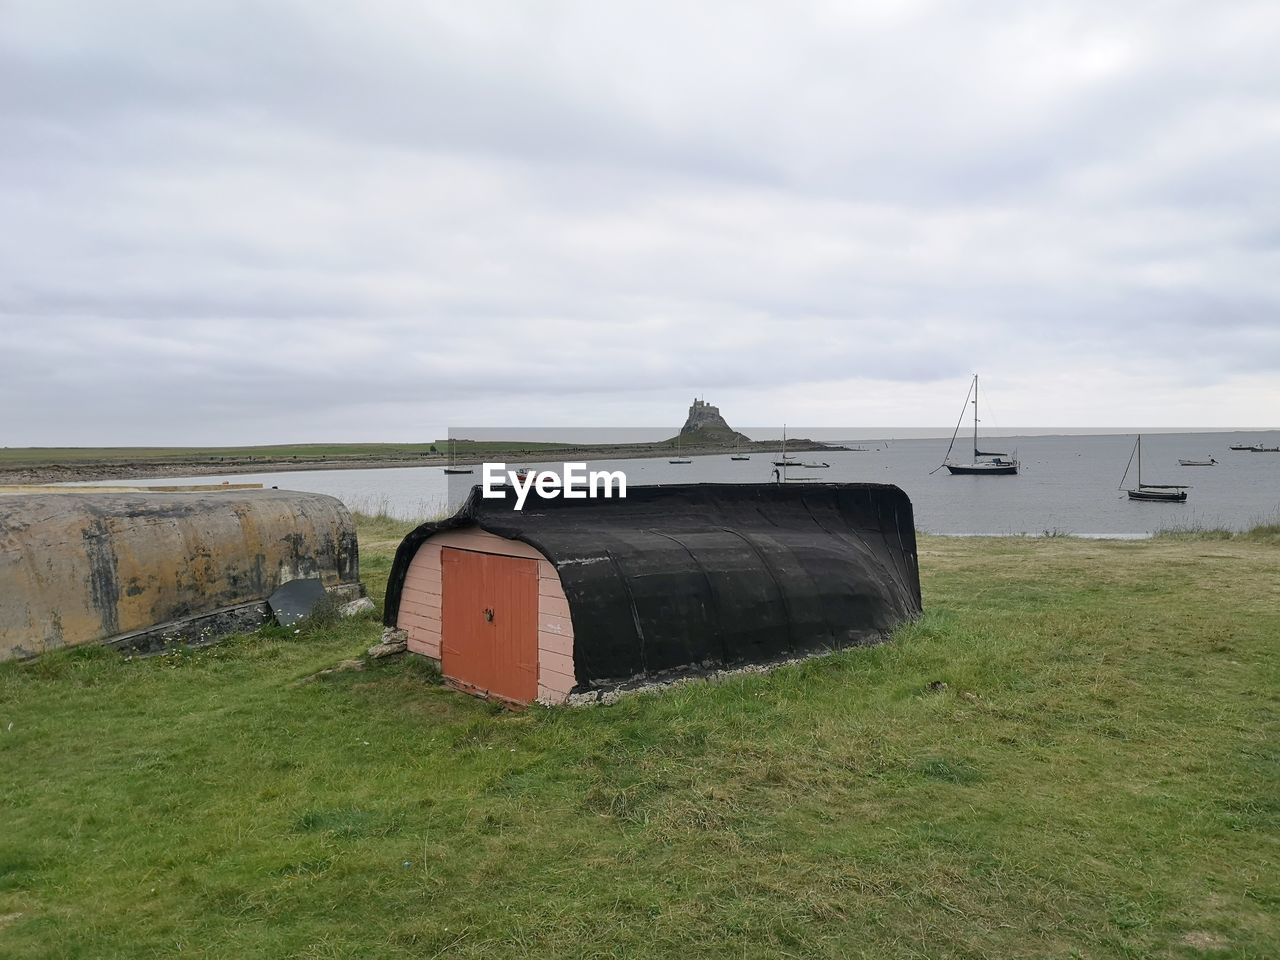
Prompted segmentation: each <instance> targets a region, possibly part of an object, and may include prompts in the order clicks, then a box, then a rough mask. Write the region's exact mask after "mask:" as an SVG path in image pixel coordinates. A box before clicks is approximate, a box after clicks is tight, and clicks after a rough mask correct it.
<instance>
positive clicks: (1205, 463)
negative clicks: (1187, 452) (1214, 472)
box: [1178, 457, 1218, 467]
mask: <svg viewBox="0 0 1280 960" xmlns="http://www.w3.org/2000/svg"><path fill="white" fill-rule="evenodd" d="M1217 462H1218V461H1217V460H1215V459H1213V457H1210V458H1209V459H1208V460H1183V459H1182V458H1181V457H1179V458H1178V466H1180V467H1212V466H1213V465H1214V464H1215V463H1217Z"/></svg>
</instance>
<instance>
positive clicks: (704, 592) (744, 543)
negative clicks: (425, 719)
mask: <svg viewBox="0 0 1280 960" xmlns="http://www.w3.org/2000/svg"><path fill="white" fill-rule="evenodd" d="M514 504H515V494H514V491H512V490H510V489H509V488H508V489H507V494H506V498H505V499H486V498H483V497H482V496H481V495H480V488H479V487H476V488H474V489H473V490H472V491H471V495H470V496H469V497H468V499H467V501H466V503H465V504H464V505H463V506H462V508H461V509H460V510H459V511H458V512H457V513H456V514H455V515H454V516H452V517H449V518H448V519H446V520H442V521H439V522H434V523H427V524H423V525H422V526H420V527H418V528H417V529H416V530H414V531H413V532H412V533H410V534H409V535H408V536H407V537H406V538H405V540H404V542H403V543H401V545H400V547H399V549H398V550H397V551H396V557H395V561H394V563H393V565H392V568H391V575H390V580H389V583H388V586H387V598H386V607H385V610H384V615H383V616H384V622H385V623H386V624H387V626H392V627H400V628H402V629H404V630H405V631H406V633H407V634H408V642H409V648H410V650H412V651H415V652H417V653H420V654H423V655H425V656H428V657H431V658H433V659H435V660H437V661H439V662H440V663H441V667H442V670H443V672H444V674H445V676H446V677H447V678H449V679H450V680H451V681H452V682H454V683H455V684H456V685H458V686H461V687H463V688H464V689H470V690H472V691H473V692H477V693H482V694H485V695H491V696H496V697H499V698H502V699H506V700H511V701H515V702H529V701H532V700H535V699H536V700H539V701H542V702H545V703H556V702H563V701H564V700H565V699H566V698H567V696H568V695H569V694H570V693H572V692H585V691H589V690H593V689H600V688H608V687H613V686H617V685H620V684H624V683H626V682H628V681H632V680H635V679H638V678H643V677H646V676H655V675H662V676H670V675H678V674H679V673H680V672H696V671H698V670H705V669H714V668H723V667H734V666H738V665H743V664H749V663H768V662H772V661H777V660H780V659H785V658H788V657H792V656H796V655H801V654H805V653H809V652H814V651H819V650H823V649H833V648H838V647H844V646H849V645H854V644H869V643H874V642H877V641H879V640H881V639H883V638H884V637H885V636H886V635H887V634H888V632H889V631H890V630H892V629H893V628H894V627H895V626H897V625H898V624H901V623H903V622H904V621H908V620H911V619H914V618H915V617H917V616H919V614H920V612H921V601H920V574H919V564H918V560H917V557H916V538H915V524H914V517H913V514H912V509H911V501H910V500H909V499H908V497H907V495H906V494H905V493H903V492H902V490H900V489H899V488H898V487H895V486H889V485H884V484H870V483H842V484H804V485H798V484H797V485H794V486H793V485H785V484H781V485H780V484H769V485H766V484H682V485H672V486H641V487H632V488H631V489H630V490H629V491H628V493H627V496H626V497H625V498H621V499H619V498H615V499H604V498H599V499H563V498H558V497H557V498H540V497H538V496H537V494H536V493H535V492H530V495H529V499H528V500H527V501H526V502H525V505H524V509H523V510H521V511H517V510H515V509H514Z"/></svg>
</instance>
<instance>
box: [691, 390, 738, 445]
mask: <svg viewBox="0 0 1280 960" xmlns="http://www.w3.org/2000/svg"><path fill="white" fill-rule="evenodd" d="M739 440H741V441H742V442H743V443H750V442H751V441H750V438H748V437H746V436H745V435H743V434H741V433H738V432H737V431H736V430H734V429H733V428H732V427H731V426H729V424H728V423H726V422H725V419H724V417H722V416H720V408H719V407H717V406H713V405H712V404H710V403H707V402H706V401H705V400H699V399H697V398H696V397H695V398H694V401H693V404H692V405H691V406H690V407H689V416H688V418H687V419H686V420H685V422H684V426H683V427H681V428H680V442H681V443H698V444H726V445H727V444H732V443H736V442H738V441H739Z"/></svg>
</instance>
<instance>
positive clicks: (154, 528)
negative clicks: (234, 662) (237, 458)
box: [0, 489, 360, 660]
mask: <svg viewBox="0 0 1280 960" xmlns="http://www.w3.org/2000/svg"><path fill="white" fill-rule="evenodd" d="M359 575H360V567H359V555H358V549H357V545H356V534H355V527H354V525H353V524H352V522H351V517H350V515H349V514H348V513H347V510H346V508H345V507H343V505H342V504H341V503H340V502H339V501H338V500H335V499H334V498H333V497H326V496H323V495H321V494H316V493H297V492H293V491H288V490H235V491H226V492H223V491H207V492H199V493H157V492H137V493H81V492H75V491H74V490H70V489H68V490H64V491H63V492H57V493H54V492H48V493H42V492H36V493H27V494H13V495H0V660H8V659H15V658H21V657H27V656H33V655H35V654H38V653H43V652H45V651H48V650H53V649H57V648H59V647H65V646H74V645H77V644H85V643H95V642H102V643H109V644H113V645H116V646H121V647H131V648H134V649H150V648H153V647H155V646H161V645H163V644H165V643H167V642H171V641H178V642H192V641H201V640H207V639H214V638H216V637H217V636H218V635H222V634H226V633H230V632H234V631H235V630H240V629H252V628H254V627H257V626H258V625H259V624H260V623H262V622H263V621H264V620H265V619H267V618H268V617H269V615H270V614H269V611H268V610H267V605H266V602H265V601H266V598H267V597H269V596H271V594H272V593H273V592H274V591H275V590H276V589H277V588H278V587H280V586H281V585H282V584H283V583H286V582H288V581H290V580H298V579H318V580H320V581H321V583H322V584H323V586H324V587H325V589H326V590H328V591H330V592H331V593H337V594H338V595H339V596H340V597H345V598H351V597H355V596H358V595H359V592H360V582H359V579H360V576H359Z"/></svg>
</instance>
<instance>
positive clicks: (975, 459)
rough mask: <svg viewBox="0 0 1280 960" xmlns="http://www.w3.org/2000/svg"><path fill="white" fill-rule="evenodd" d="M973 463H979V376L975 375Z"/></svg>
mask: <svg viewBox="0 0 1280 960" xmlns="http://www.w3.org/2000/svg"><path fill="white" fill-rule="evenodd" d="M973 462H974V463H977V462H978V375H977V374H976V373H975V374H974V375H973Z"/></svg>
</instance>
